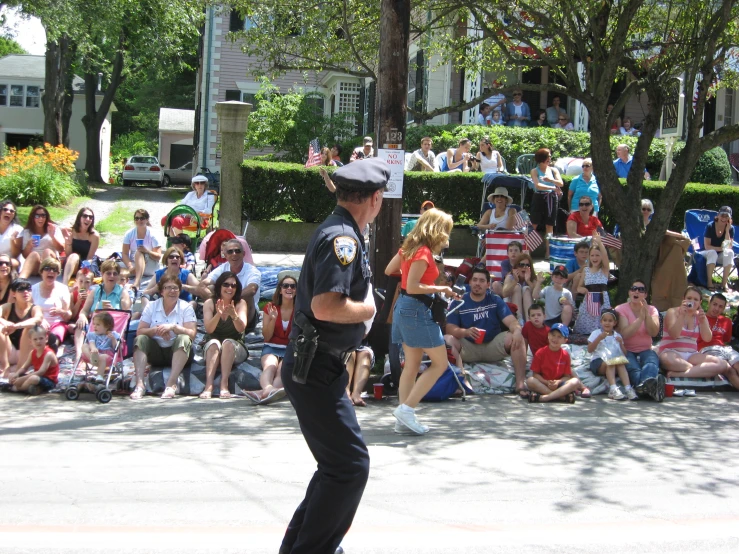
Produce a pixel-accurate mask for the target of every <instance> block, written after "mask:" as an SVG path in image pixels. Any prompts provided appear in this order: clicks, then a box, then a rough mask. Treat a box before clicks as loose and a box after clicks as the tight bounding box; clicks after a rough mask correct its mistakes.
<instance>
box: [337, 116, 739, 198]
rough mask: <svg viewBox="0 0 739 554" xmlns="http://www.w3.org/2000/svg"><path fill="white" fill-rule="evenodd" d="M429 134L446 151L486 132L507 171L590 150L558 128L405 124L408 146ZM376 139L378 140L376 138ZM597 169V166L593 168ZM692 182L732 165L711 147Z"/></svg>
mask: <svg viewBox="0 0 739 554" xmlns="http://www.w3.org/2000/svg"><path fill="white" fill-rule="evenodd" d="M426 136H428V137H431V138H432V139H433V141H434V148H433V151H434V152H437V153H438V152H445V151H446V150H447V149H448V148H455V147H456V146H457V145H458V144H459V140H460V139H462V138H468V139H470V140H471V141H472V145H473V147H472V151H473V152H475V153H476V152H477V147H478V145H479V144H480V139H481V138H482V137H484V136H489V137H490V139H491V142H492V143H493V147H494V148H495V149H496V150H498V151H499V152H500V154H501V155H502V156H503V159H504V160H505V163H506V167H507V168H508V171H511V172H513V171H514V170H515V167H516V159H517V158H518V156H521V155H522V154H532V153H534V152H536V150H538V149H539V148H549V149H550V150H551V151H552V157H553V158H554V159H555V160H556V159H557V158H560V157H564V156H571V157H575V158H585V157H587V156H588V154H589V152H590V133H583V132H573V131H563V130H561V129H549V128H543V129H535V128H525V127H505V126H500V125H498V126H494V127H482V126H480V125H422V126H416V127H408V129H407V131H406V145H407V148H408V150H409V151H410V150H416V149H417V148H420V145H421V138H423V137H426ZM636 141H637V138H636V137H622V136H612V137H611V150H612V151H613V152H614V158H615V152H616V146H617V145H619V144H621V143H624V144H628V145H629V147H630V148H631V151H632V152H633V151H634V148H635V147H636ZM377 142H379V141H377ZM361 143H362V137H356V138H354V139H352V140H351V141H350V142H349V143H347V144H345V145H344V152H343V153H342V158H345V161H348V160H349V156H351V152H352V150H353V149H354V147H355V146H358V145H360V144H361ZM683 146H684V143H681V142H679V143H677V144H676V145H675V151H674V154H673V156H674V157H676V156H678V155H679V153H680V151H681V150H682V148H683ZM665 155H666V150H665V142H664V140H661V139H654V140H653V141H652V144H651V146H650V148H649V156H648V158H647V170H648V171H649V173H650V174H652V175H654V176H658V175H659V172H660V168H661V167H662V162H663V161H664V159H665ZM596 173H597V169H596ZM690 181H691V182H694V183H707V184H711V183H718V184H727V185H730V184H731V166H730V165H729V159H728V158H727V156H726V152H724V150H723V149H721V148H714V149H713V150H711V151H709V152H706V153H705V154H703V156H702V157H701V158H700V160H699V161H698V164H697V165H696V167H695V170H694V171H693V174H692V175H691V176H690Z"/></svg>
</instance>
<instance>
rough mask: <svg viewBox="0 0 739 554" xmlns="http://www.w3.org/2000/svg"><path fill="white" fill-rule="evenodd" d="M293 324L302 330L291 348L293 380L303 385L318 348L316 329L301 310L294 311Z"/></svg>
mask: <svg viewBox="0 0 739 554" xmlns="http://www.w3.org/2000/svg"><path fill="white" fill-rule="evenodd" d="M295 324H296V325H297V326H298V327H300V329H301V330H302V332H301V333H300V335H298V337H297V338H296V339H295V347H294V349H293V352H294V356H295V364H294V365H293V381H295V382H296V383H299V384H301V385H304V384H305V382H306V380H307V379H308V372H309V371H310V365H311V363H312V362H313V358H314V356H315V355H316V350H317V349H318V330H317V329H316V328H315V327H314V325H313V323H311V321H310V319H308V317H307V316H306V315H305V314H304V313H303V312H296V313H295Z"/></svg>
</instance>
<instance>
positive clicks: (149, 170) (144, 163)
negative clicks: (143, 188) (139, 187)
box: [123, 156, 164, 187]
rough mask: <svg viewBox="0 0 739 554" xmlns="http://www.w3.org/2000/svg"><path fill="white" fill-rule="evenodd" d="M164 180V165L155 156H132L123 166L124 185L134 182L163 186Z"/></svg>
mask: <svg viewBox="0 0 739 554" xmlns="http://www.w3.org/2000/svg"><path fill="white" fill-rule="evenodd" d="M163 181H164V171H163V170H162V166H161V165H160V163H159V160H157V159H156V158H155V157H154V156H131V157H130V158H128V160H127V161H126V165H124V166H123V186H124V187H130V186H131V185H133V184H134V183H155V184H156V186H158V187H161V186H162V184H163Z"/></svg>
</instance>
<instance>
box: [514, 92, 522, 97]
mask: <svg viewBox="0 0 739 554" xmlns="http://www.w3.org/2000/svg"><path fill="white" fill-rule="evenodd" d="M513 96H521V93H520V92H514V93H513Z"/></svg>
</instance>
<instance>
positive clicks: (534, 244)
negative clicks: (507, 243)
mask: <svg viewBox="0 0 739 554" xmlns="http://www.w3.org/2000/svg"><path fill="white" fill-rule="evenodd" d="M525 240H526V250H530V251H531V252H533V251H534V250H536V249H537V248H539V246H541V243H542V242H543V239H542V238H541V235H540V234H539V233H538V232H536V231H535V230H534V229H529V232H528V233H526V239H525Z"/></svg>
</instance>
